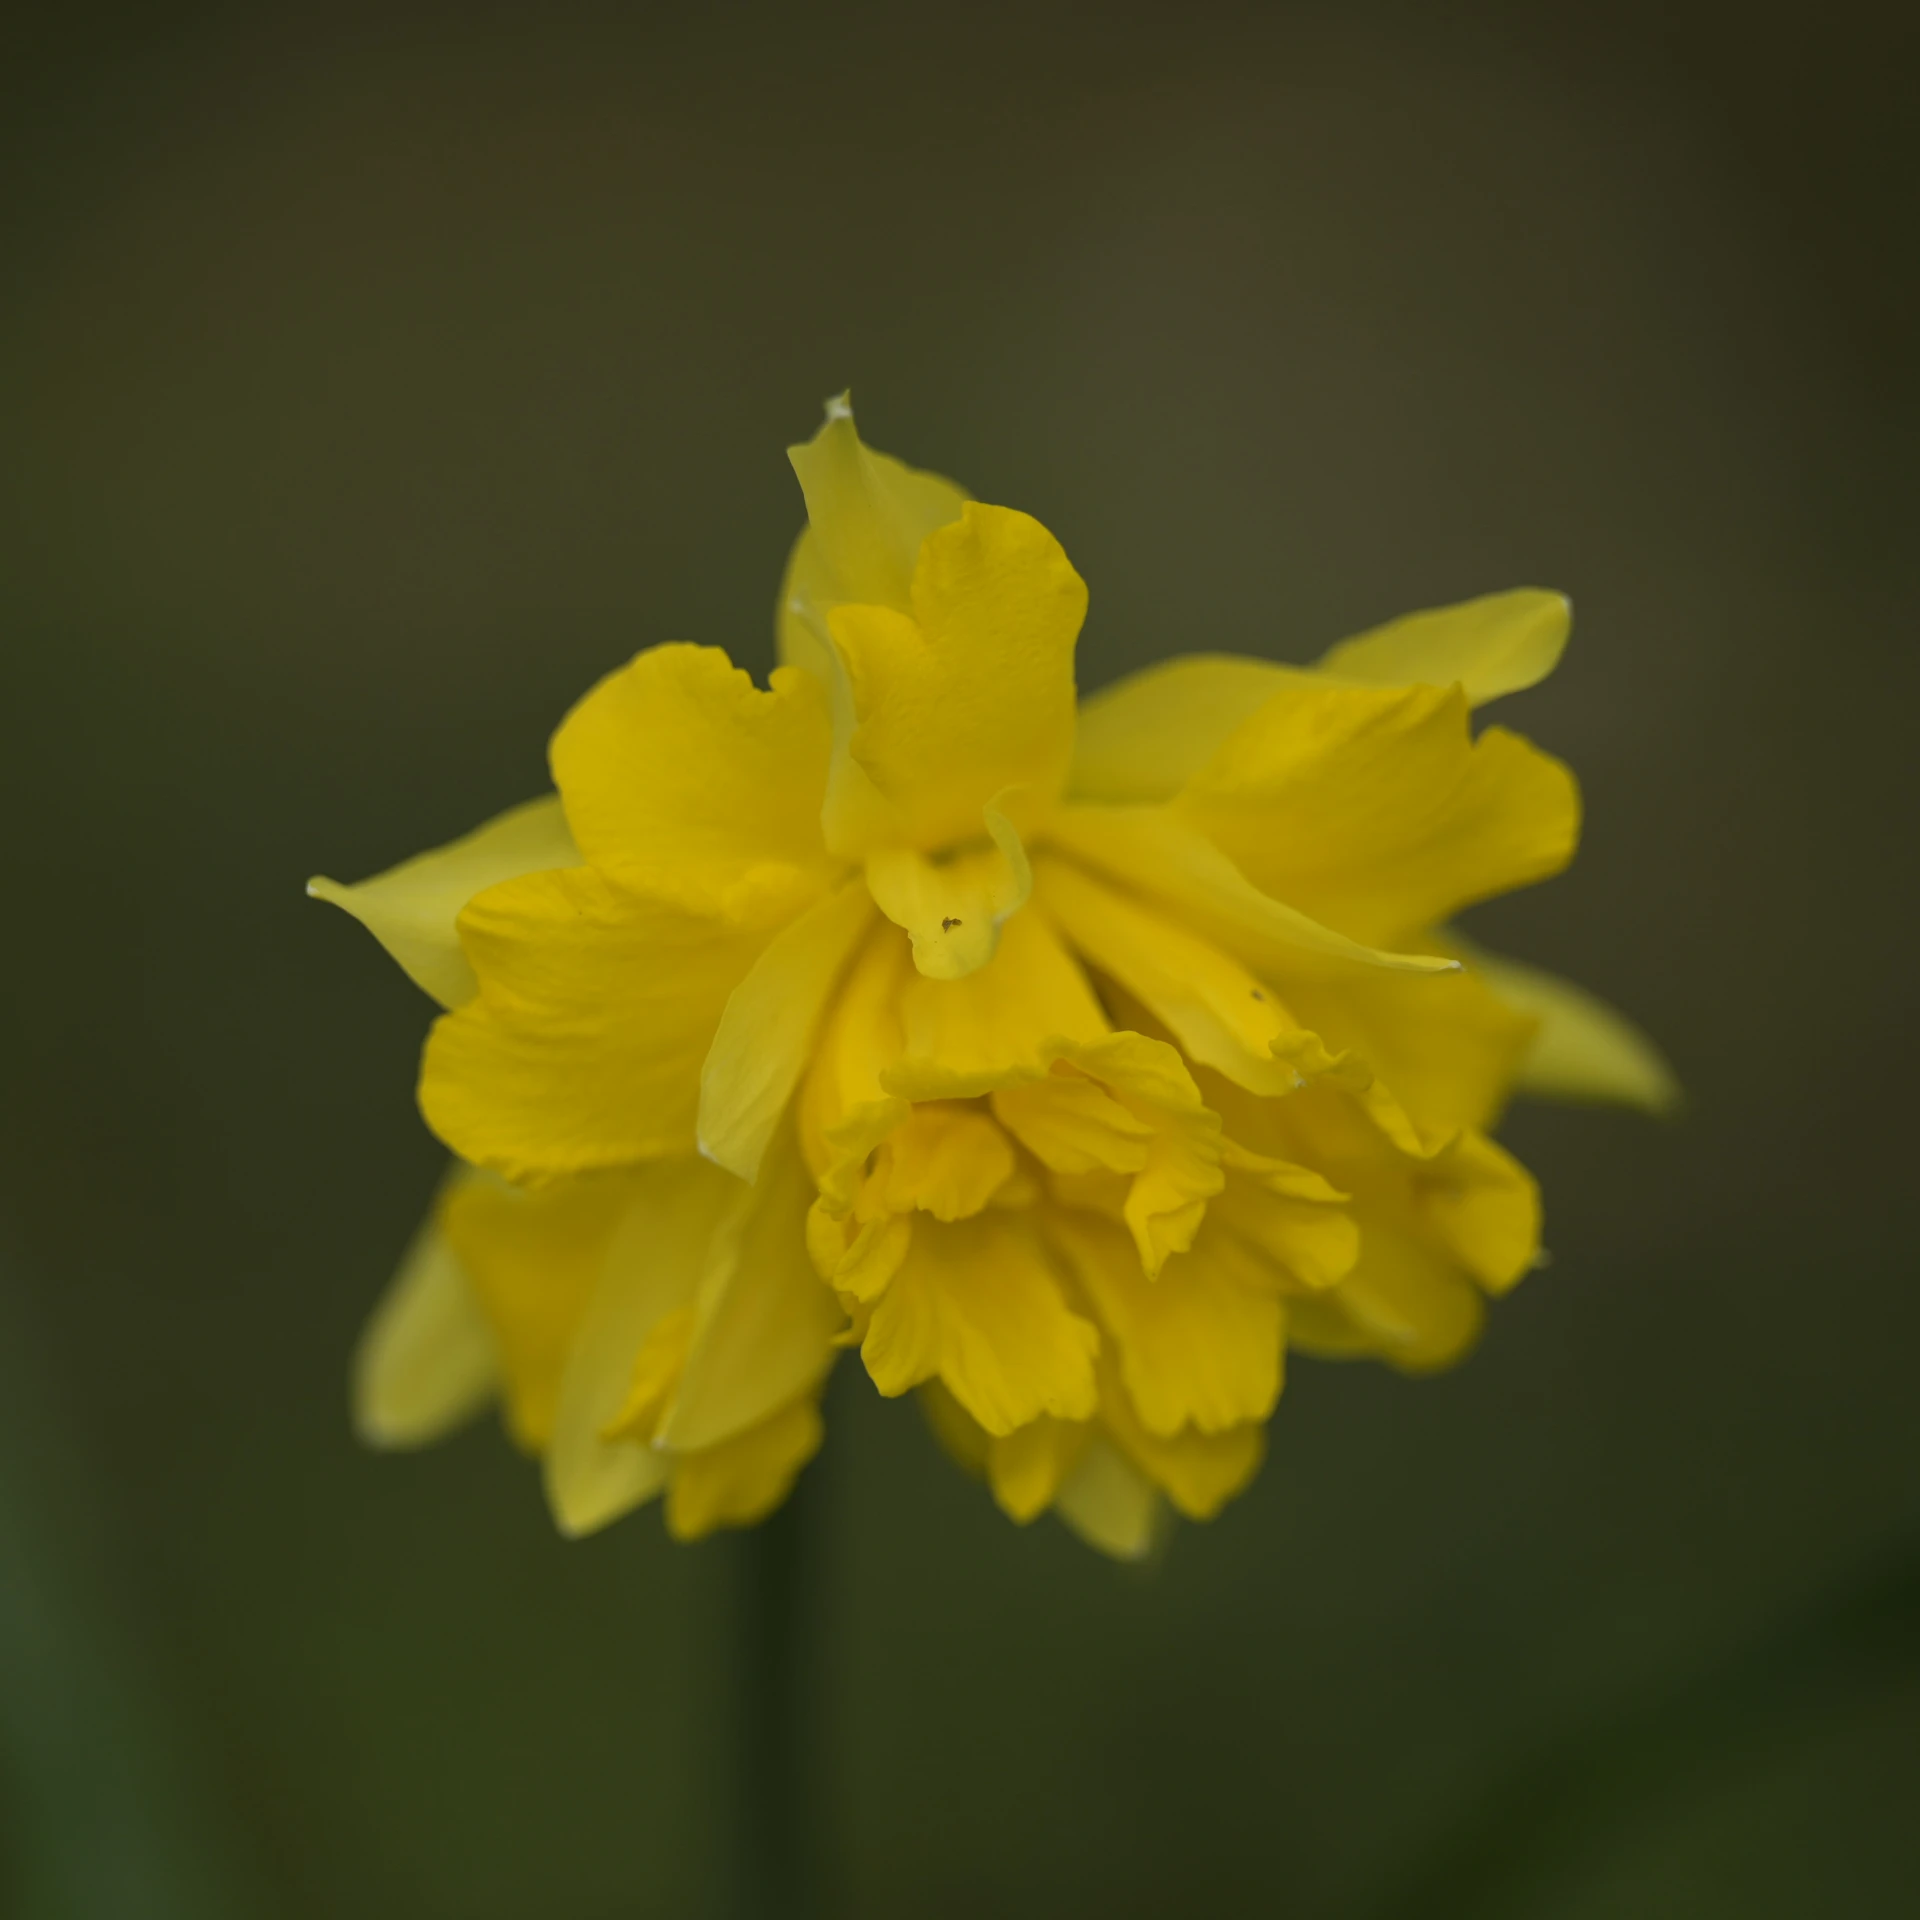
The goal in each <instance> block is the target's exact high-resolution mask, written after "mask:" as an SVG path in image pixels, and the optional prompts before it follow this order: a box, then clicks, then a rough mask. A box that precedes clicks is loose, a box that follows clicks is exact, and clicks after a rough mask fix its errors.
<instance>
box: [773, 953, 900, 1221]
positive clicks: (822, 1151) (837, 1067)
mask: <svg viewBox="0 0 1920 1920" xmlns="http://www.w3.org/2000/svg"><path fill="white" fill-rule="evenodd" d="M912 972H913V969H912V963H911V962H910V961H909V960H908V958H907V954H906V943H905V942H904V941H903V940H902V939H901V938H900V936H899V934H898V933H897V932H896V931H895V930H894V929H893V928H892V927H885V926H883V927H878V928H876V929H875V930H874V931H873V933H871V934H870V935H869V936H868V938H867V940H866V943H865V944H864V945H863V946H862V947H860V948H859V949H858V951H857V952H856V953H855V955H854V959H853V964H852V965H851V966H850V967H849V968H848V970H847V974H846V978H845V979H844V980H843V981H842V982H841V985H840V990H839V992H838V993H837V994H836V995H835V996H834V999H833V1004H832V1005H831V1006H830V1007H829V1009H828V1011H827V1017H826V1019H825V1021H824V1023H823V1024H822V1026H821V1029H820V1036H819V1039H818V1041H817V1042H816V1043H815V1046H814V1050H813V1059H812V1062H811V1064H810V1065H809V1066H808V1068H807V1076H806V1079H805V1080H804V1081H803V1082H802V1083H801V1088H800V1098H799V1102H798V1106H797V1112H798V1116H799V1122H800V1144H801V1148H802V1151H803V1152H804V1153H805V1155H806V1160H807V1165H808V1166H809V1167H810V1168H811V1169H812V1171H813V1177H814V1179H815V1180H816V1181H818V1182H819V1184H820V1190H821V1194H822V1197H823V1199H825V1200H826V1201H827V1202H828V1204H829V1206H830V1207H831V1208H832V1209H833V1210H834V1211H836V1212H839V1213H845V1212H846V1211H847V1209H848V1208H849V1207H851V1206H852V1205H853V1198H854V1193H855V1191H856V1190H857V1188H858V1186H859V1183H860V1179H861V1177H862V1172H863V1169H864V1166H865V1163H866V1159H867V1156H868V1154H870V1153H871V1152H872V1151H873V1150H874V1148H875V1147H877V1146H878V1145H879V1144H880V1142H881V1141H882V1140H884V1139H885V1138H886V1136H887V1135H888V1134H889V1133H890V1132H891V1131H892V1130H893V1129H894V1128H895V1127H896V1126H898V1125H899V1124H900V1122H901V1121H902V1120H904V1119H905V1118H906V1114H907V1102H906V1100H905V1099H904V1098H902V1097H901V1096H900V1095H898V1094H895V1093H892V1092H890V1091H889V1090H888V1089H887V1088H886V1087H885V1086H883V1085H882V1083H881V1082H882V1076H883V1075H885V1074H886V1073H888V1072H889V1071H890V1070H891V1069H892V1068H893V1067H894V1066H895V1065H896V1064H897V1063H898V1061H899V1059H900V1055H901V1053H902V1051H903V1050H904V1048H905V1045H906V1038H905V1029H904V1027H903V1025H902V1021H901V1008H900V1000H901V994H902V992H903V991H904V989H905V986H906V982H907V981H908V980H909V979H911V978H912Z"/></svg>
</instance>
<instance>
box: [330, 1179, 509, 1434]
mask: <svg viewBox="0 0 1920 1920" xmlns="http://www.w3.org/2000/svg"><path fill="white" fill-rule="evenodd" d="M471 1178H473V1176H472V1175H471V1174H470V1173H467V1172H465V1171H464V1170H463V1169H460V1168H457V1167H456V1168H455V1169H454V1171H453V1172H452V1173H451V1174H450V1175H449V1176H448V1179H449V1183H450V1184H462V1183H464V1182H465V1181H466V1180H469V1179H471ZM499 1377H500V1361H499V1357H498V1355H497V1354H496V1353H495V1351H494V1344H493V1334H492V1332H491V1331H490V1330H489V1328H488V1326H487V1321H486V1316H485V1314H484V1313H483V1312H482V1311H481V1308H480V1302H479V1301H478V1300H477V1299H476V1298H475V1296H474V1291H473V1283H472V1282H471V1281H470V1280H469V1279H468V1278H467V1274H466V1269H465V1268H464V1267H462V1266H461V1264H460V1258H459V1256H458V1255H457V1254H456V1253H455V1252H454V1250H453V1247H452V1246H451V1244H450V1243H449V1242H448V1240H447V1237H446V1235H445V1233H444V1232H443V1231H442V1230H441V1227H440V1222H439V1219H438V1217H437V1210H436V1212H435V1213H430V1214H429V1215H428V1217H427V1218H426V1220H425V1221H423V1222H422V1223H421V1227H420V1231H419V1232H418V1233H416V1234H415V1235H414V1237H413V1244H412V1245H411V1246H409V1247H408V1248H407V1251H406V1254H405V1256H404V1257H403V1258H402V1259H401V1262H400V1268H399V1271H398V1272H397V1273H395V1275H394V1276H393V1279H392V1281H391V1283H390V1284H389V1285H388V1287H387V1290H386V1292H385V1293H384V1294H383V1295H382V1296H381V1298H380V1304H379V1305H378V1306H376V1307H375V1308H374V1310H373V1313H372V1316H371V1317H370V1318H369V1320H368V1321H367V1325H366V1330H365V1332H363V1333H362V1334H361V1336H360V1344H359V1347H358V1348H357V1349H356V1351H355V1353H354V1358H353V1424H354V1430H355V1431H356V1432H357V1433H358V1434H359V1436H360V1438H361V1439H362V1440H363V1441H365V1442H366V1444H367V1445H368V1446H370V1447H424V1446H426V1445H427V1444H428V1443H429V1442H431V1441H434V1440H438V1439H440V1438H441V1437H442V1436H443V1435H445V1434H448V1433H451V1432H452V1431H453V1430H454V1429H455V1428H456V1427H459V1426H463V1425H464V1424H465V1423H466V1422H467V1421H468V1420H470V1419H471V1418H472V1417H473V1416H474V1415H475V1414H476V1413H478V1412H479V1411H480V1409H481V1408H482V1407H484V1406H485V1405H486V1404H487V1402H488V1401H489V1400H491V1399H492V1398H493V1395H494V1392H495V1390H496V1388H497V1386H498V1384H499Z"/></svg>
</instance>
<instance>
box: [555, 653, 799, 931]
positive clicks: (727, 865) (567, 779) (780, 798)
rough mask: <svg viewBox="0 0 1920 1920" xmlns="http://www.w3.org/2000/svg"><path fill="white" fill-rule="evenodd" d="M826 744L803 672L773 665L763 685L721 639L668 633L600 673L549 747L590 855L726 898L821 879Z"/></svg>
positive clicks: (668, 886) (688, 892) (599, 862)
mask: <svg viewBox="0 0 1920 1920" xmlns="http://www.w3.org/2000/svg"><path fill="white" fill-rule="evenodd" d="M828 744H829V732H828V724H827V702H826V697H825V693H824V690H823V689H822V688H821V686H820V685H819V683H818V682H817V681H816V680H814V679H813V677H812V676H811V675H809V674H805V673H801V672H799V671H798V670H796V669H794V668H790V667H789V668H782V669H780V670H779V671H777V672H776V673H775V674H774V676H773V685H772V688H771V690H770V691H768V692H764V693H763V692H762V691H761V690H760V689H759V688H758V687H756V686H755V685H754V684H753V681H752V680H751V678H750V677H749V676H748V675H746V674H745V673H743V672H741V671H740V669H739V668H737V667H736V666H734V665H733V663H732V662H731V661H730V660H728V658H727V656H726V655H725V654H724V653H722V652H721V651H720V649H719V648H718V647H691V646H665V647H652V648H649V649H648V650H647V651H646V652H645V653H642V654H640V655H638V656H637V657H636V658H635V659H634V660H632V661H631V662H629V663H628V664H627V665H626V666H624V667H622V668H620V669H619V670H618V672H615V673H610V674H608V675H607V677H606V678H605V679H604V680H602V681H601V682H600V684H599V685H598V686H597V687H595V688H594V689H593V691H592V692H591V693H589V694H588V695H587V696H586V698H585V699H583V700H582V701H581V702H580V703H579V704H578V705H577V706H576V707H575V708H574V709H573V711H572V712H571V713H570V714H568V715H567V717H566V719H565V720H563V721H562V722H561V723H560V728H559V730H558V732H556V733H555V734H554V736H553V745H552V748H551V757H552V761H553V777H554V783H555V784H556V785H557V786H558V787H559V789H560V793H561V797H562V799H563V800H564V801H565V802H566V809H567V820H568V823H569V824H570V825H571V827H572V828H573V834H574V838H575V839H576V840H577V841H578V842H579V845H580V850H581V852H582V853H583V854H585V856H586V857H587V859H588V860H589V861H590V862H591V863H592V864H593V865H594V866H596V867H598V868H600V869H602V870H603V871H605V872H608V873H616V874H619V875H620V876H621V877H622V878H623V879H625V880H626V881H628V882H629V883H630V884H632V885H634V886H636V887H640V888H643V889H646V890H650V891H659V890H663V889H664V890H667V891H671V892H673V893H675V894H676V895H678V896H680V897H682V898H686V899H689V900H701V901H705V902H707V903H709V904H711V905H713V906H714V907H716V908H725V907H728V906H730V905H732V904H733V903H734V901H735V900H736V899H737V897H738V894H739V891H740V889H741V887H742V886H743V885H746V886H750V887H752V888H753V889H755V890H756V891H758V892H761V893H766V892H768V891H770V890H772V889H773V888H775V887H777V886H778V885H779V884H780V883H781V882H782V880H784V881H785V883H786V884H787V885H788V886H789V887H791V888H792V890H793V891H794V892H795V893H796V894H806V893H811V892H817V891H818V890H819V888H820V887H821V886H823V885H824V884H825V882H826V879H827V876H828V873H829V863H828V862H827V859H826V851H825V849H824V848H823V847H822V845H821V843H820V829H819V814H820V800H821V796H822V794H823V793H824V792H825V790H826V779H827V756H828Z"/></svg>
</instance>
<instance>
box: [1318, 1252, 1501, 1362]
mask: <svg viewBox="0 0 1920 1920" xmlns="http://www.w3.org/2000/svg"><path fill="white" fill-rule="evenodd" d="M1485 1320H1486V1300H1485V1297H1484V1296H1483V1295H1482V1294H1481V1292H1480V1290H1479V1289H1478V1288H1477V1287H1476V1286H1475V1285H1474V1284H1473V1282H1472V1281H1471V1280H1470V1279H1468V1278H1467V1276H1466V1275H1465V1274H1464V1273H1462V1272H1461V1271H1460V1269H1459V1268H1458V1267H1457V1266H1456V1265H1454V1264H1453V1262H1452V1261H1451V1260H1449V1259H1448V1258H1447V1257H1446V1255H1445V1254H1443V1253H1441V1252H1439V1251H1438V1250H1436V1249H1435V1248H1433V1247H1431V1246H1429V1245H1426V1244H1423V1243H1422V1242H1421V1241H1420V1240H1419V1239H1417V1238H1416V1237H1414V1236H1413V1235H1412V1234H1409V1233H1406V1232H1404V1231H1402V1230H1400V1229H1397V1228H1394V1227H1392V1226H1389V1225H1388V1224H1386V1223H1385V1222H1384V1221H1381V1220H1377V1219H1373V1218H1368V1219H1366V1220H1364V1221H1363V1223H1362V1230H1361V1239H1360V1260H1359V1264H1358V1265H1357V1266H1356V1267H1355V1268H1354V1270H1353V1272H1352V1274H1351V1275H1350V1276H1349V1277H1348V1278H1347V1279H1345V1280H1344V1281H1342V1282H1341V1283H1340V1285H1339V1286H1337V1287H1334V1288H1332V1289H1331V1290H1330V1291H1328V1292H1326V1293H1318V1294H1308V1295H1303V1296H1302V1297H1301V1298H1299V1299H1296V1300H1292V1301H1289V1302H1288V1319H1287V1337H1288V1340H1289V1342H1290V1344H1291V1345H1293V1346H1295V1347H1298V1348H1299V1349H1300V1351H1301V1352H1303V1353H1311V1354H1316V1355H1320V1356H1322V1357H1324V1358H1327V1359H1346V1358H1352V1357H1357V1356H1360V1355H1369V1356H1372V1357H1375V1358H1378V1359H1381V1360H1385V1361H1386V1362H1388V1364H1389V1365H1391V1366H1395V1367H1398V1368H1399V1369H1400V1370H1401V1371H1402V1372H1405V1373H1433V1372H1437V1371H1439V1370H1440V1369H1441V1368H1443V1367H1450V1366H1452V1365H1453V1364H1454V1363H1455V1362H1456V1361H1458V1360H1460V1359H1461V1358H1463V1357H1464V1356H1465V1354H1466V1352H1467V1350H1468V1349H1469V1348H1470V1347H1471V1346H1472V1345H1473V1343H1474V1342H1475V1341H1476V1340H1477V1339H1478V1338H1479V1337H1480V1328H1481V1326H1482V1325H1483V1324H1484V1322H1485Z"/></svg>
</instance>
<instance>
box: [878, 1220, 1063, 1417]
mask: <svg viewBox="0 0 1920 1920" xmlns="http://www.w3.org/2000/svg"><path fill="white" fill-rule="evenodd" d="M1098 1345H1099V1336H1098V1335H1097V1334H1096V1333H1095V1332H1094V1330H1093V1328H1092V1327H1090V1326H1089V1325H1088V1324H1087V1323H1086V1321H1084V1320H1082V1319H1081V1318H1080V1316H1079V1315H1078V1314H1076V1313H1073V1312H1071V1311H1069V1309H1068V1307H1067V1304H1066V1301H1065V1299H1064V1297H1063V1296H1062V1294H1061V1291H1060V1284H1059V1282H1058V1280H1057V1279H1056V1278H1055V1277H1054V1273H1053V1269H1052V1268H1051V1266H1050V1265H1049V1264H1048V1262H1047V1258H1046V1255H1045V1253H1044V1252H1043V1251H1042V1249H1041V1247H1040V1245H1039V1243H1038V1241H1037V1240H1036V1239H1035V1238H1034V1235H1033V1233H1032V1230H1031V1228H1030V1227H1029V1226H1028V1225H1027V1223H1026V1222H1025V1221H1024V1220H1023V1219H1021V1218H1019V1217H1017V1216H1015V1215H1011V1214H1009V1213H1007V1212H1005V1211H1003V1210H999V1209H990V1210H989V1211H987V1212H985V1213H982V1214H978V1215H976V1216H975V1217H974V1218H973V1219H971V1220H960V1221H956V1222H955V1223H954V1224H953V1225H951V1226H943V1225H940V1224H938V1223H936V1222H934V1221H930V1220H924V1219H923V1220H920V1221H917V1222H916V1224H915V1227H914V1233H913V1244H912V1246H911V1247H910V1248H909V1250H908V1252H907V1257H906V1259H905V1260H904V1261H903V1262H902V1264H901V1267H900V1270H899V1272H898V1273H896V1274H895V1275H894V1277H893V1282H892V1284H891V1285H890V1286H889V1287H888V1288H887V1290H886V1292H885V1293H884V1294H883V1295H882V1296H881V1298H880V1300H879V1301H878V1302H877V1304H876V1305H875V1306H874V1308H873V1310H872V1318H871V1320H870V1321H869V1323H868V1326H867V1332H866V1337H865V1339H864V1341H863V1342H862V1344H861V1353H862V1355H863V1357H864V1358H865V1360H866V1363H867V1371H868V1372H869V1373H870V1374H871V1375H872V1376H873V1383H874V1385H875V1386H877V1387H878V1388H879V1389H880V1391H881V1392H882V1393H883V1394H886V1395H888V1396H889V1397H892V1396H894V1395H896V1394H902V1393H905V1392H906V1391H907V1389H908V1388H909V1387H915V1386H918V1385H919V1384H920V1383H921V1381H923V1380H931V1379H933V1378H934V1377H936V1376H938V1377H939V1378H940V1379H941V1380H943V1381H945V1383H946V1384H947V1386H948V1387H949V1388H950V1389H951V1390H952V1392H953V1396H954V1398H955V1399H956V1400H958V1401H959V1402H960V1404H961V1405H962V1406H963V1407H965V1408H966V1410H967V1411H968V1412H969V1413H970V1414H972V1415H973V1417H974V1418H975V1419H976V1420H978V1421H979V1423H980V1424H981V1425H982V1426H983V1427H985V1428H986V1430H987V1431H988V1432H989V1433H996V1434H997V1433H1011V1432H1012V1431H1013V1429H1014V1428H1015V1427H1020V1426H1025V1425H1026V1423H1027V1422H1028V1421H1029V1420H1034V1419H1037V1418H1038V1417H1039V1416H1040V1415H1041V1414H1043V1413H1050V1414H1053V1415H1055V1416H1056V1417H1057V1418H1059V1419H1063V1420H1084V1419H1086V1418H1088V1417H1089V1416H1090V1415H1091V1414H1092V1412H1093V1409H1094V1403H1095V1392H1094V1383H1093V1354H1094V1351H1095V1349H1096V1348H1097V1347H1098Z"/></svg>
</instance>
